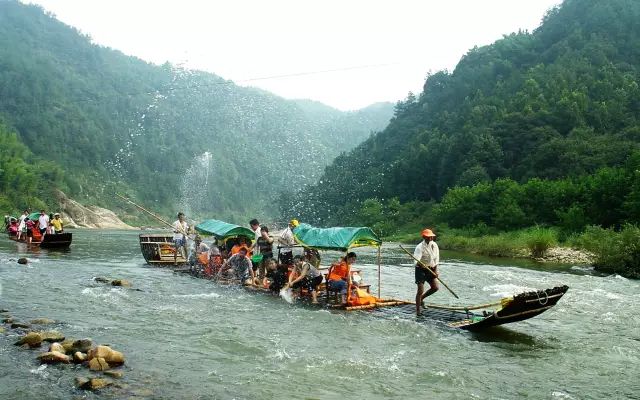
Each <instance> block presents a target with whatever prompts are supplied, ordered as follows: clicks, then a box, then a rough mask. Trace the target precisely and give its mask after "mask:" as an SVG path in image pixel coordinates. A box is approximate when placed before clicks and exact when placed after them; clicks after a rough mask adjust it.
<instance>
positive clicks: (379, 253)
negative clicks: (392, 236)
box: [378, 246, 381, 298]
mask: <svg viewBox="0 0 640 400" xmlns="http://www.w3.org/2000/svg"><path fill="white" fill-rule="evenodd" d="M380 247H381V246H378V298H380Z"/></svg>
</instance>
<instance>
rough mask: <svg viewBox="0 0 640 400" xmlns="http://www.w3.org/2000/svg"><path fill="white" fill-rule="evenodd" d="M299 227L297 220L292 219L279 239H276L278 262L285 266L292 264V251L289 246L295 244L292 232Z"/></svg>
mask: <svg viewBox="0 0 640 400" xmlns="http://www.w3.org/2000/svg"><path fill="white" fill-rule="evenodd" d="M298 225H300V223H299V222H298V220H297V219H295V218H294V219H292V220H291V221H289V225H288V226H287V229H285V230H284V231H282V233H281V234H280V237H279V238H278V243H279V244H280V262H281V263H282V264H285V265H292V264H293V250H292V248H291V246H294V245H295V244H296V240H295V239H294V237H293V230H294V229H295V228H296V227H297V226H298Z"/></svg>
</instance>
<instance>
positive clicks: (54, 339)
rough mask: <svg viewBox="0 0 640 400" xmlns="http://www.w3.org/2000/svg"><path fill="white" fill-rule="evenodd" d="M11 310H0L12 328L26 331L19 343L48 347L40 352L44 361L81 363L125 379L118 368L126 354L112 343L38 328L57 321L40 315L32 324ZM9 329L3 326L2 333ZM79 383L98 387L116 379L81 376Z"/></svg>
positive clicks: (100, 387)
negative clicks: (16, 317)
mask: <svg viewBox="0 0 640 400" xmlns="http://www.w3.org/2000/svg"><path fill="white" fill-rule="evenodd" d="M8 312H9V311H8V310H0V313H2V314H3V319H2V322H3V323H4V324H6V325H9V326H10V329H13V330H16V331H18V332H21V333H22V336H21V337H20V339H19V340H18V341H16V342H15V345H16V346H21V347H22V348H24V349H38V348H42V347H43V345H44V346H46V349H47V351H45V352H42V353H40V354H39V355H38V357H37V359H38V361H39V362H40V364H79V365H83V366H86V367H87V368H88V369H89V370H91V371H94V372H101V373H103V374H104V375H106V376H108V377H111V378H122V376H123V375H124V374H123V372H122V371H121V370H119V369H118V367H121V366H122V365H123V364H124V362H125V357H124V354H122V353H121V352H119V351H116V350H113V349H112V348H111V347H109V346H105V345H96V344H94V343H93V341H92V340H91V339H72V338H67V337H65V335H64V334H63V333H61V332H58V331H56V330H35V329H34V326H37V327H44V326H46V325H52V324H55V323H56V322H55V321H53V320H51V319H47V318H38V319H34V320H32V321H30V322H29V323H24V322H18V321H16V320H14V318H13V317H11V316H10V315H9V314H8ZM4 331H5V328H4V327H0V333H3V332H4ZM75 382H76V386H77V387H78V388H80V389H86V390H97V389H102V388H104V387H107V386H110V385H112V384H113V383H114V382H113V381H112V380H111V379H109V378H105V377H97V376H78V377H76V379H75Z"/></svg>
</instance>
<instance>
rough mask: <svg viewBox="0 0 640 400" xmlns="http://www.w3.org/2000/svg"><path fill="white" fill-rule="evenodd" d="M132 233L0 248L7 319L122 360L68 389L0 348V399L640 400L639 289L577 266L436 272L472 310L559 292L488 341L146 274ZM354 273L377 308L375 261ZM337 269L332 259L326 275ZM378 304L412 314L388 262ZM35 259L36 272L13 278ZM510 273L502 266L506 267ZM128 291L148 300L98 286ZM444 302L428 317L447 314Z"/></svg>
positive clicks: (64, 381)
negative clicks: (82, 386) (112, 370)
mask: <svg viewBox="0 0 640 400" xmlns="http://www.w3.org/2000/svg"><path fill="white" fill-rule="evenodd" d="M137 234H138V232H121V231H102V232H100V231H89V230H76V231H74V243H73V245H72V247H71V249H70V251H68V252H47V251H45V250H41V251H40V252H37V253H33V252H28V251H27V249H26V247H24V246H23V245H20V244H16V243H14V242H10V241H9V240H7V239H2V240H0V285H1V286H0V308H3V309H8V310H9V311H10V314H11V315H12V316H13V317H14V318H16V319H17V320H21V321H28V320H31V319H33V318H38V317H47V318H51V319H54V320H56V321H59V324H57V325H55V326H54V327H53V328H55V329H57V330H60V331H61V332H63V333H65V334H66V335H67V336H69V337H75V338H83V337H90V338H92V339H93V340H94V341H95V342H98V343H105V344H110V345H111V346H112V347H113V348H115V349H116V350H120V351H122V352H123V353H124V354H125V356H126V357H127V361H126V364H125V366H124V372H125V377H124V378H123V379H122V380H119V381H118V385H117V386H118V387H112V388H108V389H105V390H103V391H102V392H100V393H96V394H94V393H85V392H83V391H80V390H77V389H75V388H74V383H73V381H74V378H75V377H76V376H89V375H91V374H90V373H89V371H88V370H87V369H85V368H83V367H79V366H39V365H38V363H37V361H36V359H35V358H36V356H37V354H38V351H37V350H36V351H33V350H23V349H21V348H18V347H16V346H13V344H12V343H13V342H15V340H17V337H18V336H17V335H18V333H17V332H15V331H14V330H11V329H9V326H7V325H3V326H4V328H5V329H6V331H5V333H4V334H0V399H31V398H33V399H36V398H47V399H68V398H98V397H100V398H128V397H132V398H154V399H157V398H159V399H171V398H188V399H210V398H215V399H279V398H284V397H287V398H290V399H334V398H356V397H358V398H361V399H383V398H384V399H387V398H398V399H406V398H414V397H420V398H429V399H468V398H475V399H514V398H531V399H602V398H615V399H618V398H620V399H624V398H640V383H639V380H638V376H639V372H640V346H639V345H640V317H639V316H638V314H637V312H636V309H637V307H636V304H637V303H638V301H639V300H640V282H638V281H632V280H628V279H625V278H622V277H619V276H606V277H601V276H595V275H593V274H591V273H590V270H589V268H585V267H581V266H576V267H571V266H564V267H551V268H548V267H540V266H538V267H535V266H534V268H523V267H517V266H514V265H509V264H508V263H507V264H506V265H505V263H504V262H503V263H501V265H492V264H490V263H488V262H484V261H483V262H477V260H476V262H471V261H468V260H466V261H465V260H463V259H462V258H461V256H460V255H455V257H454V258H449V259H446V258H445V261H444V262H443V263H442V265H441V276H442V279H444V280H445V282H447V284H449V286H450V287H452V289H454V290H455V291H456V293H457V294H458V295H459V296H460V298H461V300H460V302H462V303H464V304H467V305H469V304H478V303H486V302H490V301H496V300H498V299H499V298H500V297H502V296H506V295H511V294H514V293H517V292H520V291H524V290H530V289H543V288H548V287H553V286H557V285H561V284H566V285H568V286H569V287H570V289H569V292H568V293H567V294H566V295H565V296H564V298H563V299H562V300H560V302H559V303H558V305H557V306H556V307H554V308H552V309H551V310H549V311H547V312H545V313H544V314H542V315H540V316H538V317H536V318H533V319H530V320H527V321H523V322H519V323H516V324H511V325H508V326H507V327H506V328H499V329H494V330H492V331H489V332H485V333H482V334H473V333H469V332H465V331H460V330H455V329H451V328H447V327H446V326H443V325H440V324H437V323H424V322H419V321H416V319H415V318H413V317H406V316H397V317H393V316H392V317H387V318H380V317H377V316H375V315H373V314H371V313H368V312H357V313H356V312H354V313H349V314H343V313H339V312H329V311H326V310H317V309H313V308H309V307H303V306H296V305H289V304H287V303H286V302H284V301H283V300H282V299H280V298H278V297H270V296H266V295H263V294H256V293H249V292H247V291H245V290H242V289H237V288H230V287H223V286H219V285H216V284H214V283H212V282H209V281H205V280H201V279H197V278H193V277H190V276H188V275H183V274H175V273H173V272H171V270H169V269H162V268H154V267H149V266H147V265H146V264H145V263H144V260H143V258H142V256H141V254H140V251H139V247H138V243H137ZM358 253H359V255H360V257H359V259H358V267H359V268H361V269H362V270H363V272H364V277H365V280H366V281H367V282H368V283H371V284H372V285H373V286H372V292H373V293H377V282H376V280H377V279H376V277H377V272H376V270H377V267H376V266H375V265H374V264H375V252H374V251H372V250H367V249H362V250H358ZM337 255H338V254H337V253H329V254H324V259H325V260H331V259H332V258H334V257H337ZM382 255H383V257H382V261H383V267H382V281H383V284H382V287H381V291H382V295H383V297H396V298H403V299H411V298H412V297H413V296H414V293H415V292H414V291H415V285H414V284H413V268H411V267H410V266H409V265H410V264H409V260H407V258H406V257H405V256H404V255H403V254H402V253H400V251H399V250H398V249H397V248H396V247H395V246H391V245H386V246H385V247H384V248H383V251H382ZM21 256H26V257H28V258H29V259H30V260H31V262H30V264H29V265H28V266H22V265H19V264H17V263H16V261H15V260H16V259H17V258H18V257H21ZM503 261H504V260H503ZM96 276H104V277H108V278H114V279H115V278H122V279H127V280H129V281H131V282H132V283H133V285H134V288H136V289H140V290H141V291H136V290H131V289H122V288H114V287H111V286H108V285H104V284H99V283H96V282H95V281H93V279H92V278H93V277H96ZM453 300H455V299H454V298H453V297H451V295H450V294H449V293H448V292H446V291H445V290H444V288H443V289H442V290H441V291H440V292H438V293H437V294H435V295H434V296H432V297H431V298H430V301H432V302H438V303H453V302H454V301H453Z"/></svg>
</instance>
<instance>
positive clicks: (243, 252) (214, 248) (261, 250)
mask: <svg viewBox="0 0 640 400" xmlns="http://www.w3.org/2000/svg"><path fill="white" fill-rule="evenodd" d="M298 225H299V222H298V220H296V219H292V220H290V221H289V223H288V224H287V227H286V229H284V230H283V231H282V232H281V233H280V234H279V235H278V236H277V237H274V236H272V235H271V234H270V232H269V228H268V227H267V226H265V225H261V224H260V222H259V221H258V220H257V219H252V220H251V221H249V226H250V228H251V230H252V231H253V233H254V238H253V240H249V238H246V237H243V236H239V237H236V238H230V239H227V240H226V241H225V242H224V243H218V241H217V240H216V239H214V240H213V242H212V243H211V245H206V244H205V243H204V242H203V241H202V238H201V237H200V236H199V235H195V238H194V243H193V246H192V247H191V250H190V251H189V248H188V245H187V239H188V235H189V234H191V233H192V231H191V230H190V227H189V225H188V224H187V222H186V220H185V216H184V214H183V213H179V214H178V219H177V220H176V221H175V222H174V223H173V224H172V226H173V232H174V237H173V240H174V246H175V253H174V254H175V256H174V263H175V264H177V257H178V253H182V254H183V255H184V257H185V259H187V260H189V261H188V262H189V264H190V265H191V269H192V271H193V272H194V273H196V274H198V275H200V276H203V277H205V278H209V279H216V280H218V281H225V282H237V283H240V284H242V285H245V286H255V287H260V288H268V289H269V290H270V291H271V292H273V293H278V292H280V291H281V290H283V289H284V290H288V289H291V290H292V291H293V292H294V293H295V294H296V295H299V296H300V295H308V296H309V297H310V298H311V302H312V303H314V304H317V303H318V288H319V287H320V285H321V284H322V282H323V280H324V278H325V274H323V272H321V270H320V269H319V267H320V254H319V252H318V251H317V250H315V249H310V248H304V250H303V252H302V254H298V255H295V256H294V248H295V246H296V245H297V243H296V241H295V238H294V235H293V230H294V229H295V228H296V227H297V226H298ZM274 245H276V246H277V249H278V250H279V251H278V255H277V256H275V255H274ZM355 261H356V254H355V253H353V252H351V253H348V254H347V255H346V256H345V257H342V258H341V259H340V260H339V262H337V263H335V264H334V265H332V266H331V267H330V268H329V269H328V271H326V285H327V289H328V290H329V291H332V292H335V293H336V294H338V295H339V298H340V299H341V302H342V303H346V301H347V291H348V288H350V287H353V288H355V287H357V286H358V281H357V280H356V279H353V274H352V270H351V265H352V264H353V263H354V262H355Z"/></svg>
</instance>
